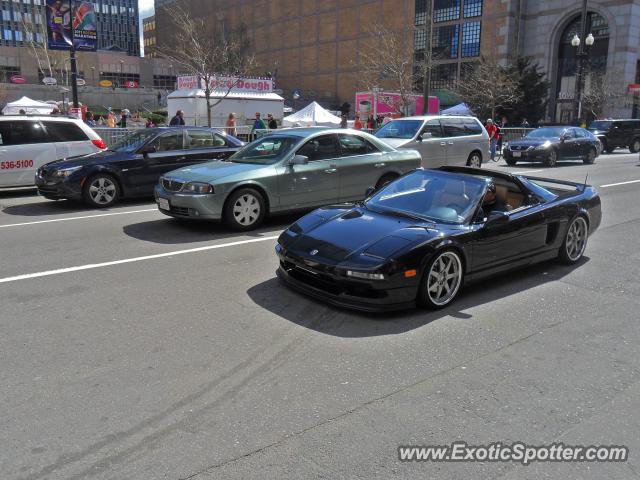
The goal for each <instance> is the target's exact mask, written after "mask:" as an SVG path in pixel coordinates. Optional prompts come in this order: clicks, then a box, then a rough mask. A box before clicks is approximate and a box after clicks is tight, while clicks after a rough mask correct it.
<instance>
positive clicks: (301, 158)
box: [289, 155, 309, 165]
mask: <svg viewBox="0 0 640 480" xmlns="http://www.w3.org/2000/svg"><path fill="white" fill-rule="evenodd" d="M307 163H309V157H307V156H305V155H295V156H294V157H293V158H292V159H291V160H289V165H306V164H307Z"/></svg>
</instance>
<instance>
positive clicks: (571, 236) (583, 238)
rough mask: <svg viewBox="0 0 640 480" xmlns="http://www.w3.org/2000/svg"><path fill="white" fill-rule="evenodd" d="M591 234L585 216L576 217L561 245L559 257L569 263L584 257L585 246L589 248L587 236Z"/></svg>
mask: <svg viewBox="0 0 640 480" xmlns="http://www.w3.org/2000/svg"><path fill="white" fill-rule="evenodd" d="M588 236H589V226H588V225H587V221H586V220H585V218H584V217H583V216H577V217H575V218H574V219H573V220H572V221H571V223H569V228H568V229H567V233H566V235H565V237H564V242H562V247H560V252H559V253H558V258H559V259H560V261H562V262H563V263H566V264H568V265H571V264H574V263H576V262H577V261H578V260H580V259H581V258H582V255H583V254H584V250H585V248H587V238H588Z"/></svg>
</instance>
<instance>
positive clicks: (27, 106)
mask: <svg viewBox="0 0 640 480" xmlns="http://www.w3.org/2000/svg"><path fill="white" fill-rule="evenodd" d="M55 107H56V106H55V105H51V104H49V103H44V102H39V101H37V100H32V99H31V98H29V97H22V98H20V99H19V100H16V101H15V102H9V103H7V105H6V106H5V107H4V108H3V109H2V113H3V114H4V115H17V114H19V113H20V110H24V111H25V112H26V113H41V114H45V115H46V114H48V113H51V111H52V110H53V109H54V108H55Z"/></svg>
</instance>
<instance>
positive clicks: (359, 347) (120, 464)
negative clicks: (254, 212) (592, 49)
mask: <svg viewBox="0 0 640 480" xmlns="http://www.w3.org/2000/svg"><path fill="white" fill-rule="evenodd" d="M486 166H487V167H489V168H495V169H499V170H509V171H526V172H530V173H532V174H536V173H539V174H540V175H541V176H549V177H555V178H561V179H568V180H575V181H583V180H584V179H585V176H586V174H587V173H588V174H589V183H591V184H593V185H596V186H598V187H599V190H600V193H601V196H602V203H603V222H602V225H601V227H600V229H599V231H598V232H596V234H595V235H594V236H593V237H592V238H591V239H590V242H589V245H588V246H587V251H586V256H585V258H584V260H583V261H582V262H581V263H580V264H579V265H578V266H575V267H573V268H570V267H564V266H560V265H557V264H555V263H553V262H551V263H546V264H542V265H539V266H536V267H533V268H529V269H527V270H525V271H518V272H514V273H512V274H508V275H504V276H502V277H501V278H496V279H493V280H491V281H487V282H485V283H484V284H482V285H476V286H473V287H471V288H468V289H466V290H465V291H463V292H462V295H461V296H460V297H459V299H458V301H457V302H455V304H453V305H452V306H451V307H449V308H447V309H445V310H443V311H439V312H429V311H420V310H416V311H409V312H404V313H399V314H394V315H392V316H386V317H375V316H368V315H360V314H354V313H351V312H348V311H343V310H340V309H335V308H331V307H328V306H325V305H323V304H322V303H318V302H315V301H312V300H309V299H307V298H305V297H302V296H300V295H298V294H296V293H293V292H291V291H289V290H287V289H286V288H285V287H283V286H281V285H280V284H279V283H278V282H277V281H276V279H275V274H274V271H275V269H276V264H277V262H276V258H275V256H274V253H273V247H274V237H275V236H277V235H278V233H279V232H280V231H281V230H282V229H283V228H284V227H285V226H286V225H287V224H288V223H290V222H291V221H293V220H294V219H293V218H277V219H274V220H271V221H269V223H268V224H267V225H266V226H265V227H264V228H262V229H260V230H259V231H258V232H255V233H250V234H242V235H238V234H235V233H232V232H229V231H227V230H225V229H224V228H223V227H221V226H218V225H211V224H199V225H191V224H184V223H182V222H179V221H176V220H172V219H169V218H167V217H164V216H163V215H161V214H160V213H158V212H157V211H156V208H155V206H154V204H153V203H151V202H150V201H143V202H128V203H125V204H122V205H120V206H118V207H117V208H113V209H111V210H108V211H95V210H87V209H85V208H83V207H81V206H78V205H74V204H71V203H68V202H58V203H56V202H50V201H46V200H44V199H42V198H38V197H37V196H36V195H34V193H33V192H31V191H27V192H21V193H11V194H8V193H2V194H0V212H1V213H0V302H1V309H0V332H1V334H0V365H2V367H1V368H0V385H1V386H2V388H1V389H0V412H2V416H1V417H0V478H2V479H25V480H26V479H30V480H35V479H145V480H147V479H183V478H195V479H201V478H202V479H205V478H220V479H254V478H255V479H303V478H304V479H309V478H317V479H320V478H326V479H374V478H375V479H378V478H379V479H391V478H398V479H436V478H437V479H452V480H453V479H474V480H478V479H495V478H500V479H509V480H513V479H536V480H538V479H547V478H548V479H604V478H606V479H609V480H615V479H630V478H639V476H640V460H639V458H640V413H639V411H640V409H639V407H640V355H639V353H640V352H639V347H638V345H640V331H639V328H638V320H639V319H640V315H639V314H638V312H639V311H640V300H639V298H640V280H639V277H638V273H639V272H640V253H639V249H638V247H637V244H638V239H639V238H640V210H639V209H638V205H639V204H640V165H639V159H638V156H637V155H629V154H623V153H616V154H612V155H605V156H602V157H600V158H598V160H597V163H596V164H594V165H590V166H586V165H582V164H581V163H572V162H561V163H560V165H559V167H558V168H555V169H545V168H543V167H541V166H536V165H522V166H520V165H519V166H518V167H517V168H511V167H507V166H505V165H503V164H490V165H486ZM630 181H636V183H626V184H619V183H621V182H630ZM460 440H464V441H466V442H468V443H469V444H476V445H478V444H489V443H493V442H502V443H503V444H506V443H510V442H513V441H518V440H519V441H523V442H526V443H528V444H533V445H539V444H547V443H553V442H563V443H565V444H584V445H591V444H596V445H597V444H616V445H627V446H628V447H629V448H630V451H631V453H630V460H629V461H628V462H625V463H580V464H577V463H564V464H558V463H538V464H534V465H530V466H526V467H524V466H520V465H518V464H514V463H492V462H484V463H433V462H430V463H427V462H422V463H401V462H399V461H398V458H397V455H398V453H397V448H398V446H399V445H445V444H449V443H451V442H454V441H460Z"/></svg>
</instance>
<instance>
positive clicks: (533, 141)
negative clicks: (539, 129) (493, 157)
mask: <svg viewBox="0 0 640 480" xmlns="http://www.w3.org/2000/svg"><path fill="white" fill-rule="evenodd" d="M547 142H551V143H558V142H560V138H559V137H539V138H538V137H536V138H522V139H520V140H512V141H510V142H509V146H516V145H519V146H526V147H538V146H540V145H543V144H545V143H547Z"/></svg>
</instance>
